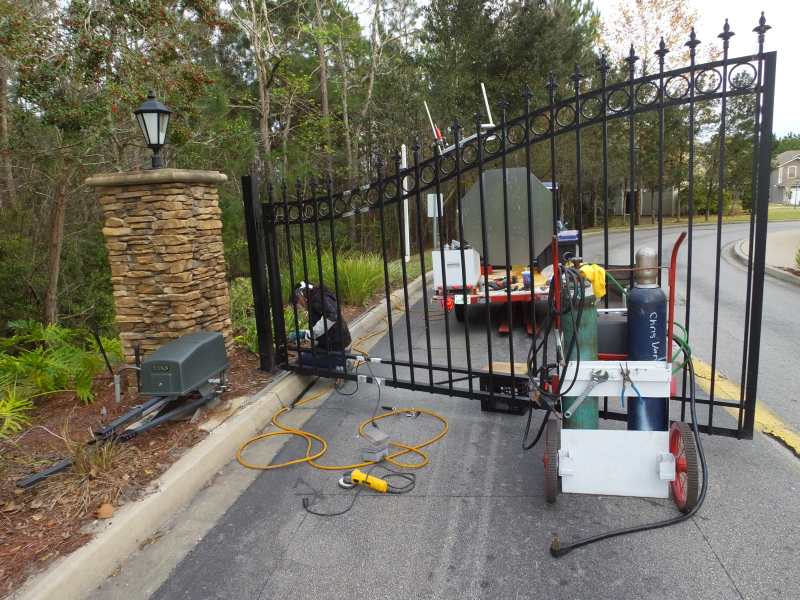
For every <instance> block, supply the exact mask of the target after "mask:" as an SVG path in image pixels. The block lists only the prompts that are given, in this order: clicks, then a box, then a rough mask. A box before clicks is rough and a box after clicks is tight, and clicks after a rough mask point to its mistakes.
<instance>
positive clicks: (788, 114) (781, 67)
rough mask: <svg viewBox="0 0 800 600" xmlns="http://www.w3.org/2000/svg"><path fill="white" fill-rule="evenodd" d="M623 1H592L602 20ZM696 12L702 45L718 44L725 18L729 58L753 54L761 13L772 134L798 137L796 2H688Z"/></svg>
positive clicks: (799, 15)
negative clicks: (771, 73) (771, 88)
mask: <svg viewBox="0 0 800 600" xmlns="http://www.w3.org/2000/svg"><path fill="white" fill-rule="evenodd" d="M621 1H624V0H594V5H595V6H596V7H597V8H598V9H599V10H600V14H601V16H602V17H603V19H606V20H607V19H613V18H614V15H615V14H616V11H617V6H618V5H619V4H620V3H621ZM690 4H691V5H693V6H694V7H695V8H696V10H697V12H698V23H697V26H696V27H695V32H696V33H697V37H698V39H699V40H701V42H703V43H709V42H712V41H713V42H715V43H718V42H719V40H717V39H716V38H717V35H718V34H719V33H720V32H721V31H722V26H723V24H724V23H725V19H726V18H727V19H728V21H729V23H730V26H731V30H732V31H733V32H734V33H735V34H736V35H734V36H733V37H732V38H731V40H730V56H732V57H736V56H743V55H746V54H752V53H754V52H755V51H756V50H757V48H758V46H757V35H756V34H755V33H753V27H755V26H756V25H758V19H759V17H760V16H761V11H762V10H763V11H764V16H765V17H766V19H767V24H768V25H771V26H772V29H770V30H769V31H768V32H767V35H766V41H765V44H764V49H765V50H766V51H768V52H769V51H771V50H776V51H777V52H778V70H777V73H776V80H775V117H774V123H773V130H774V131H775V135H777V136H782V135H786V134H787V133H789V132H794V133H800V76H798V75H800V28H798V25H800V2H798V1H797V0H760V1H757V2H752V3H751V2H742V1H741V0H691V1H690Z"/></svg>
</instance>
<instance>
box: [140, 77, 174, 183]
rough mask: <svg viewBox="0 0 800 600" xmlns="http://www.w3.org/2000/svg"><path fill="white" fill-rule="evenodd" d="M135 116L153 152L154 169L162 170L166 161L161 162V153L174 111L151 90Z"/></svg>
mask: <svg viewBox="0 0 800 600" xmlns="http://www.w3.org/2000/svg"><path fill="white" fill-rule="evenodd" d="M133 114H134V115H136V121H137V122H138V123H139V127H140V128H141V130H142V134H143V135H144V140H145V143H146V144H147V145H148V146H149V147H150V149H151V150H152V151H153V159H152V165H153V168H154V169H160V168H161V167H163V166H164V161H162V160H161V156H160V155H159V152H160V151H161V148H162V147H163V146H164V141H165V140H166V139H167V127H169V118H170V115H171V114H172V111H171V110H170V109H168V108H167V107H166V106H164V105H163V104H161V102H159V101H158V100H156V96H155V94H154V93H153V90H150V91H149V92H148V94H147V100H145V101H144V102H143V103H142V105H141V106H140V107H139V108H137V109H136V110H135V111H133Z"/></svg>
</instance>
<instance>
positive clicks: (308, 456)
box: [236, 388, 449, 471]
mask: <svg viewBox="0 0 800 600" xmlns="http://www.w3.org/2000/svg"><path fill="white" fill-rule="evenodd" d="M331 389H332V388H327V389H325V390H322V391H320V392H317V393H316V394H314V395H312V396H309V397H308V398H305V399H304V400H301V401H300V402H297V403H296V404H295V406H302V405H304V404H308V403H309V402H312V401H314V400H317V399H319V398H321V397H322V396H324V395H325V394H327V393H328V392H329V391H330V390H331ZM290 410H291V408H290V407H286V406H284V407H281V408H280V409H279V410H278V412H276V413H275V414H274V415H273V416H272V424H273V425H274V426H275V427H277V428H278V430H279V431H269V432H267V433H262V434H259V435H257V436H255V437H252V438H250V439H249V440H247V441H246V442H245V443H244V444H242V445H241V446H240V447H239V450H237V451H236V460H237V461H239V464H240V465H242V466H243V467H246V468H248V469H259V470H261V471H271V470H273V469H282V468H285V467H288V466H291V465H298V464H301V463H308V464H309V465H311V466H312V467H314V468H315V469H320V470H322V471H352V470H353V469H360V468H362V467H367V466H369V465H372V464H375V463H374V462H373V461H363V462H359V463H355V464H352V465H322V464H320V463H318V462H316V461H317V460H318V459H320V458H322V456H323V455H324V454H325V453H326V452H327V451H328V442H327V441H326V440H325V438H323V437H322V436H319V435H317V434H316V433H312V432H310V431H305V430H303V429H296V428H294V427H289V426H287V425H284V424H283V423H281V422H280V421H279V420H278V419H279V417H280V416H281V415H283V414H285V413H287V412H289V411H290ZM412 411H413V412H418V413H421V414H425V415H428V416H430V417H433V418H434V419H437V420H439V421H440V422H441V423H442V429H441V430H439V432H438V433H437V434H436V435H435V436H433V437H432V438H430V439H428V440H425V441H424V442H422V443H420V444H416V445H413V446H411V445H408V444H403V443H402V442H396V441H390V442H389V445H390V446H393V447H395V448H399V450H397V451H396V452H392V453H391V454H389V456H387V457H386V458H385V459H384V460H386V462H389V463H392V464H393V465H395V466H396V467H400V468H402V469H421V468H422V467H424V466H425V465H427V464H428V462H429V460H430V459H429V457H428V455H427V453H425V452H424V451H423V450H422V449H423V448H425V447H427V446H430V445H432V444H435V443H436V442H438V441H439V440H440V439H442V438H443V437H444V436H445V435H447V430H448V428H449V426H448V423H447V419H445V418H444V417H443V416H441V415H439V414H437V413H435V412H433V411H431V410H427V409H425V408H397V409H395V410H392V411H389V412H385V413H381V414H380V415H375V416H374V417H370V418H369V419H367V420H365V421H362V422H361V423H360V424H359V426H358V433H359V435H363V433H364V428H365V427H367V425H370V424H372V423H375V422H376V421H380V420H381V419H385V418H387V417H392V416H396V415H404V414H407V413H409V412H412ZM279 435H293V436H297V437H301V438H303V439H304V440H305V441H306V453H305V456H302V457H300V458H295V459H292V460H287V461H286V462H283V463H278V464H274V465H273V464H267V465H263V464H257V463H251V462H249V461H247V460H245V458H244V456H243V454H244V451H245V450H246V449H247V448H248V447H249V446H251V445H252V444H254V443H256V442H258V441H260V440H263V439H266V438H270V437H276V436H279ZM315 441H316V442H317V443H318V444H320V446H321V447H320V449H319V450H317V451H316V452H314V442H315ZM409 453H414V454H416V455H417V456H419V457H420V462H416V463H406V462H402V461H400V460H397V459H398V458H399V457H400V456H404V455H406V454H409Z"/></svg>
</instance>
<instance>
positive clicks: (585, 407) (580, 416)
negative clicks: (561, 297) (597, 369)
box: [561, 282, 599, 429]
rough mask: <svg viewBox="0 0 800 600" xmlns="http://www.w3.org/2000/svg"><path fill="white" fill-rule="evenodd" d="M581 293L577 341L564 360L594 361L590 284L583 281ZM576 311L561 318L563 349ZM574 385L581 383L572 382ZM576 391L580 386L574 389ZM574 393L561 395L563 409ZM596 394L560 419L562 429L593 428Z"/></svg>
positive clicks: (594, 325)
mask: <svg viewBox="0 0 800 600" xmlns="http://www.w3.org/2000/svg"><path fill="white" fill-rule="evenodd" d="M586 284H587V285H586V286H585V287H584V296H583V303H582V306H583V312H582V313H581V320H580V323H579V324H578V344H577V345H576V346H575V347H573V348H572V351H571V352H570V354H569V356H567V361H570V360H576V357H577V356H579V355H580V359H581V360H582V361H583V360H597V305H596V303H595V297H594V293H593V292H592V285H591V284H590V283H589V282H586ZM577 316H578V313H577V310H571V311H568V312H567V313H565V314H564V315H563V316H562V317H561V331H563V333H564V351H565V352H566V350H567V349H568V348H569V346H570V343H571V341H572V336H573V332H574V331H575V320H576V319H577ZM569 384H570V381H565V382H564V384H563V385H564V386H568V385H569ZM575 385H576V386H581V385H585V384H581V383H576V384H575ZM574 391H575V392H576V393H577V394H580V392H581V389H574ZM577 399H578V398H577V395H576V396H573V397H570V398H562V400H561V401H562V403H563V406H562V408H563V410H567V409H568V408H569V407H570V406H571V405H572V403H573V402H575V401H576V400H577ZM597 402H598V400H597V397H593V396H589V397H587V398H586V399H585V400H584V401H583V403H581V405H580V406H579V407H578V409H577V410H576V411H575V413H574V414H573V415H572V416H571V417H570V418H569V419H564V428H565V429H597V428H598V424H599V417H598V412H597V411H598V404H597Z"/></svg>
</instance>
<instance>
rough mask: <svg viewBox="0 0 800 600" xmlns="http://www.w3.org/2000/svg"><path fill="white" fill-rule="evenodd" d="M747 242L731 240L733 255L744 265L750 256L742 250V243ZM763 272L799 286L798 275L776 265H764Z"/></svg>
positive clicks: (799, 279) (799, 278)
mask: <svg viewBox="0 0 800 600" xmlns="http://www.w3.org/2000/svg"><path fill="white" fill-rule="evenodd" d="M746 243H747V240H739V241H738V242H733V255H734V257H736V260H738V261H739V262H740V263H741V264H743V265H744V266H745V267H746V266H747V264H748V262H749V260H750V258H749V256H748V254H747V252H745V250H744V245H745V244H746ZM764 272H765V273H766V274H767V275H769V276H771V277H774V278H775V279H780V280H781V281H785V282H786V283H791V284H793V285H796V286H800V277H798V276H797V275H792V274H791V273H787V272H786V271H784V270H783V269H779V268H778V267H772V266H770V265H764Z"/></svg>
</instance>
